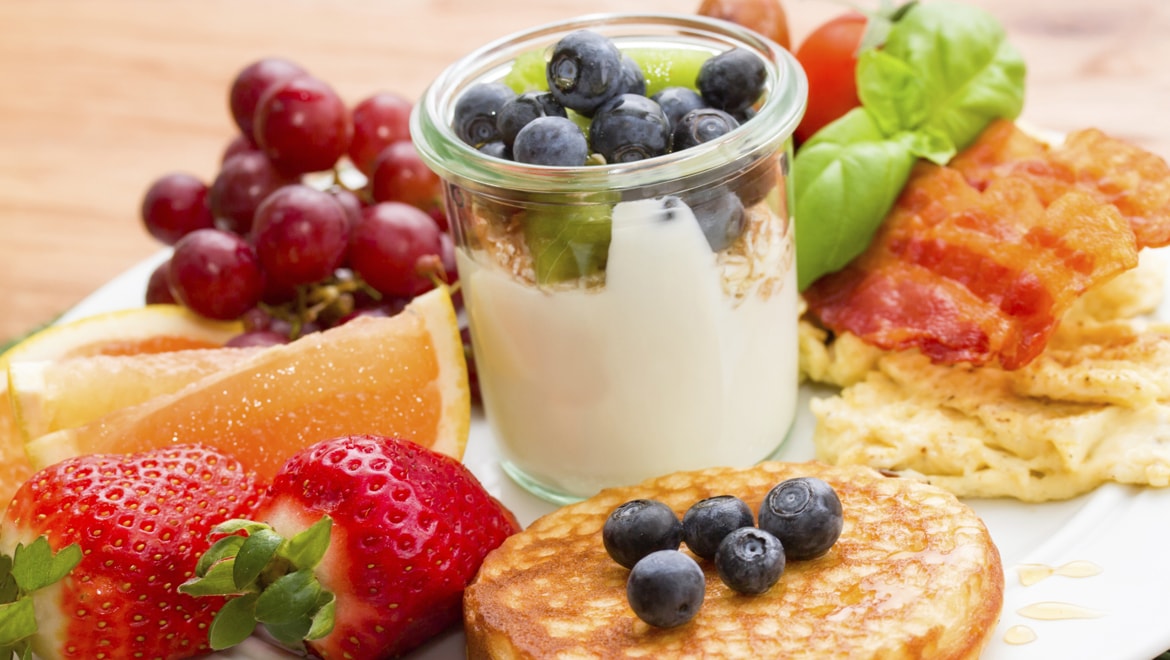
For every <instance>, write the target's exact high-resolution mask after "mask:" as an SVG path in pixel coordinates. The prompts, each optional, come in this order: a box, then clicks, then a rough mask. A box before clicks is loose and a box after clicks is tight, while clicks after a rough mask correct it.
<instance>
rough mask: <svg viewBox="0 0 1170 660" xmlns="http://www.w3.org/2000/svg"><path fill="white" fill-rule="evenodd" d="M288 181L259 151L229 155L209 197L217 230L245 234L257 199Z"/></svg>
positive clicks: (258, 204) (250, 225)
mask: <svg viewBox="0 0 1170 660" xmlns="http://www.w3.org/2000/svg"><path fill="white" fill-rule="evenodd" d="M291 182H292V180H291V179H289V178H288V177H286V176H284V175H283V174H281V173H280V172H278V171H277V170H276V168H275V167H273V166H272V162H271V161H269V160H268V158H267V157H266V156H265V155H264V154H262V153H260V152H259V151H248V152H245V153H242V154H237V155H235V156H232V157H231V158H229V159H228V161H227V162H226V163H224V164H223V167H221V168H220V170H219V174H218V175H216V177H215V181H214V182H212V184H211V193H210V195H209V198H210V200H211V212H212V213H213V214H214V215H215V219H216V224H217V225H218V226H219V228H220V229H224V230H227V231H231V232H235V233H237V234H247V233H248V232H249V231H250V230H251V229H252V219H253V217H254V216H255V214H256V207H257V206H260V202H262V201H264V198H265V197H268V195H270V194H272V192H273V191H274V190H276V189H277V188H279V187H281V186H284V185H287V184H289V183H291Z"/></svg>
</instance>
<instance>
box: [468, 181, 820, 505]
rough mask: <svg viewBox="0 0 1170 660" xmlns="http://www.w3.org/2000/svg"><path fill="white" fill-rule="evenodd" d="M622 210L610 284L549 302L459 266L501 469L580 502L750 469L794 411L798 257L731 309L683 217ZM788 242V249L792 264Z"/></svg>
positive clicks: (493, 274)
mask: <svg viewBox="0 0 1170 660" xmlns="http://www.w3.org/2000/svg"><path fill="white" fill-rule="evenodd" d="M674 210H675V218H674V219H673V220H669V221H663V220H662V217H663V214H662V213H661V201H660V200H643V201H637V202H626V203H622V204H618V205H617V206H615V208H614V212H613V233H612V242H611V244H610V247H609V257H608V261H607V264H606V273H605V286H604V287H600V288H594V289H573V290H558V291H555V292H550V291H546V290H542V289H539V288H537V287H534V286H532V285H529V284H526V283H523V282H519V281H517V280H516V279H514V277H513V276H512V274H511V273H508V272H504V271H503V270H500V269H499V268H497V267H495V266H494V265H491V264H483V263H479V262H477V261H475V260H473V259H472V258H470V257H469V256H468V255H467V254H466V253H465V252H464V250H462V249H460V250H459V253H458V258H459V262H458V267H459V274H460V279H461V281H462V282H463V285H464V286H465V287H466V289H465V292H464V296H465V298H464V299H465V301H466V306H467V311H468V314H469V315H470V316H469V318H470V320H471V327H472V334H473V341H474V346H475V356H476V365H477V371H478V374H479V379H480V387H481V389H482V393H483V400H484V407H485V412H486V415H487V419H488V421H489V423H490V424H491V426H492V429H493V431H494V433H495V435H496V438H497V440H498V442H499V445H500V447H501V449H502V452H503V458H504V460H505V461H506V463H510V464H511V465H510V466H508V465H506V467H509V468H510V469H515V468H519V470H520V471H522V472H523V473H524V475H523V476H524V477H527V478H528V479H531V480H533V481H535V482H538V485H539V486H541V487H543V488H544V489H547V490H550V491H553V492H557V493H562V494H565V495H568V496H573V497H587V496H590V495H592V494H594V493H596V492H597V491H598V490H600V489H601V488H604V487H608V486H616V485H624V484H630V483H635V482H638V481H641V480H643V479H645V478H648V477H652V476H657V475H660V474H665V473H668V472H673V471H677V470H685V469H697V468H703V467H710V466H716V465H731V466H747V465H751V464H753V463H755V462H758V461H760V460H762V459H764V458H766V457H767V456H768V455H770V454H771V453H772V452H773V451H775V449H776V448H777V447H778V446H779V445H780V444H781V442H782V441H783V439H784V436H785V434H786V433H787V431H788V429H789V427H790V425H791V423H792V420H793V416H794V413H795V406H796V389H797V378H798V376H797V337H796V327H797V323H796V316H797V304H798V303H797V293H796V278H795V267H794V265H793V261H792V259H790V258H788V259H779V260H775V261H776V262H777V263H781V264H783V267H785V268H786V269H787V272H785V273H783V274H782V278H781V281H782V286H780V287H778V290H775V291H774V292H773V293H772V295H771V296H770V297H768V298H766V299H765V298H763V297H761V296H758V295H755V294H754V293H753V294H752V295H748V296H746V297H745V298H743V299H742V300H739V301H737V302H735V301H732V300H731V299H730V298H729V297H728V296H727V295H726V294H725V293H724V291H723V288H722V285H721V279H720V268H719V267H718V265H717V264H716V258H715V255H714V254H713V253H712V252H711V250H710V248H709V247H708V245H707V242H706V240H705V239H704V237H703V234H702V231H701V230H700V229H699V226H698V223H697V222H696V221H695V218H694V215H693V214H692V213H691V211H690V209H689V208H687V207H686V206H685V205H679V206H677V207H675V209H674ZM791 240H792V235H791V231H790V230H788V231H787V233H786V235H785V241H786V242H788V243H789V245H787V246H786V245H778V246H775V249H777V250H780V251H783V250H785V249H788V250H790V249H791V248H790V243H791Z"/></svg>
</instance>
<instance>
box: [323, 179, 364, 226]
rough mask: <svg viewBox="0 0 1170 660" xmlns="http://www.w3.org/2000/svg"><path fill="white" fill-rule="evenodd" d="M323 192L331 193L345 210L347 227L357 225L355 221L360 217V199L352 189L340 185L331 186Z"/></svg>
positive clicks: (359, 219) (358, 220)
mask: <svg viewBox="0 0 1170 660" xmlns="http://www.w3.org/2000/svg"><path fill="white" fill-rule="evenodd" d="M325 192H327V193H329V194H330V195H333V198H334V199H336V200H337V203H338V204H341V208H342V209H343V210H344V211H345V219H346V220H347V221H348V222H349V229H350V231H353V228H354V227H356V226H357V223H358V222H360V221H361V219H362V200H361V198H359V197H358V196H357V195H356V194H355V193H354V192H353V191H352V190H348V189H346V188H342V187H341V186H331V187H330V188H329V189H328V190H326V191H325Z"/></svg>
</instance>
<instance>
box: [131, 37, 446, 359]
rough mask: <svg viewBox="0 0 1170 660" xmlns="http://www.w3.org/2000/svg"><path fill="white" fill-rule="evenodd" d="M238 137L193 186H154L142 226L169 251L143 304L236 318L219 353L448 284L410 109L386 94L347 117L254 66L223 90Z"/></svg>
mask: <svg viewBox="0 0 1170 660" xmlns="http://www.w3.org/2000/svg"><path fill="white" fill-rule="evenodd" d="M229 105H230V108H231V115H232V118H233V119H234V120H235V123H236V125H237V126H238V127H239V129H240V132H239V134H238V135H237V136H236V137H235V138H234V139H233V140H232V141H231V142H230V143H229V144H228V146H227V148H226V150H225V152H224V154H223V159H222V162H221V163H220V168H219V172H218V173H217V174H216V176H215V179H214V180H213V181H212V182H211V183H210V184H208V183H206V182H204V181H202V180H200V179H199V178H197V177H195V176H192V175H190V174H184V173H172V174H167V175H165V176H163V177H161V178H159V179H158V180H156V181H155V182H154V183H153V184H152V185H151V186H150V189H149V190H148V191H147V193H146V196H145V198H144V199H143V202H142V218H143V221H144V223H145V224H146V228H147V230H148V231H149V232H150V233H151V235H152V236H154V237H155V238H156V239H158V240H159V241H161V242H163V243H165V244H167V245H173V246H174V251H173V253H172V255H171V257H170V259H169V260H167V261H166V262H165V263H163V264H162V265H160V266H159V267H158V269H157V270H156V271H155V272H154V274H153V275H152V276H151V278H150V282H149V284H148V285H147V291H146V302H147V303H148V304H149V303H179V304H182V305H185V306H186V307H188V308H190V309H191V310H193V311H195V312H196V313H198V314H199V315H201V316H204V317H207V318H212V319H225V320H226V319H243V320H244V323H245V329H246V332H245V333H244V334H242V335H240V336H239V337H237V338H235V339H233V340H232V344H233V345H265V344H273V343H283V342H287V341H290V340H292V339H295V338H296V337H298V336H300V335H301V334H304V333H306V332H312V331H315V330H320V329H325V328H328V327H332V326H334V325H337V324H339V323H344V322H345V321H347V320H349V319H351V318H353V317H355V316H358V315H363V314H376V315H393V314H395V313H397V312H398V311H400V310H401V309H402V308H403V307H404V306H405V305H406V303H407V302H408V301H409V300H410V299H411V298H412V297H414V296H416V295H418V294H420V293H423V292H425V291H427V290H429V289H431V288H433V287H434V286H436V285H437V283H438V282H439V281H444V282H447V283H454V280H455V263H454V246H453V244H452V241H451V236H450V233H449V232H448V225H447V218H446V215H445V214H444V212H443V208H442V203H441V195H442V188H441V183H440V180H439V178H438V176H436V175H435V174H434V173H433V172H431V171H430V169H428V168H427V166H426V165H425V164H424V163H423V162H422V161H421V160H420V159H419V157H418V154H417V152H416V151H415V149H414V145H413V144H412V143H411V141H410V131H409V119H410V112H411V109H412V105H413V104H412V103H411V102H410V101H409V100H407V99H405V98H403V97H401V96H399V95H397V94H395V93H391V92H381V93H378V94H375V95H373V96H370V97H369V98H366V99H364V100H362V101H361V102H360V103H358V104H357V105H355V106H354V107H353V108H352V109H350V108H349V107H347V106H346V104H345V103H344V102H343V101H342V100H341V98H340V97H339V96H338V95H337V93H336V92H335V91H334V90H333V89H332V88H331V87H330V86H329V85H328V84H327V83H325V82H324V81H322V80H321V79H319V78H317V77H315V76H313V75H311V74H309V73H308V72H307V71H305V70H304V69H303V68H302V67H301V66H299V65H297V64H295V63H293V62H290V61H288V60H285V59H280V58H266V59H262V60H259V61H257V62H254V63H252V64H250V65H248V66H247V67H245V68H244V69H243V70H242V71H240V72H239V74H238V75H237V76H236V78H235V80H234V81H233V83H232V86H231V91H230V94H229Z"/></svg>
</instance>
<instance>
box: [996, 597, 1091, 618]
mask: <svg viewBox="0 0 1170 660" xmlns="http://www.w3.org/2000/svg"><path fill="white" fill-rule="evenodd" d="M1016 613H1017V614H1019V615H1020V616H1026V617H1028V618H1029V619H1039V620H1042V621H1061V620H1065V619H1095V618H1097V617H1101V616H1105V613H1104V612H1099V611H1097V610H1091V609H1089V608H1087V607H1081V606H1080V605H1073V604H1072V603H1058V602H1055V601H1045V602H1040V603H1033V604H1031V605H1027V606H1025V607H1022V608H1020V609H1019V610H1017V612H1016Z"/></svg>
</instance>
